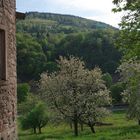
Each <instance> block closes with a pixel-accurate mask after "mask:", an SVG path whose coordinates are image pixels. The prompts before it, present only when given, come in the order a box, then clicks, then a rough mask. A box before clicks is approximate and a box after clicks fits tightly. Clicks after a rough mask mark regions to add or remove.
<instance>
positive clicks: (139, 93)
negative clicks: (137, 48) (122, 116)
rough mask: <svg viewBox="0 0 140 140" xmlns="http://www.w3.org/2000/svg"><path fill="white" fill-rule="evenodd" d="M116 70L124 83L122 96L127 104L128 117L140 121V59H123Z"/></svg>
mask: <svg viewBox="0 0 140 140" xmlns="http://www.w3.org/2000/svg"><path fill="white" fill-rule="evenodd" d="M118 70H119V71H120V74H121V76H122V78H121V80H122V81H123V82H124V83H125V84H126V90H124V92H123V96H124V101H125V102H127V103H128V104H129V108H128V113H127V114H128V117H129V118H130V119H137V120H139V121H140V60H129V61H125V62H123V63H122V64H121V65H120V67H119V68H118Z"/></svg>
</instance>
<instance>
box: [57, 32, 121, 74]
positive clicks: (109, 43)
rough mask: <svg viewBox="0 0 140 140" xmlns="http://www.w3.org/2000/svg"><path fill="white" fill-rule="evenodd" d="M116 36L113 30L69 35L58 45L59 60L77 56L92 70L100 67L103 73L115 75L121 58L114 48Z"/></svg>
mask: <svg viewBox="0 0 140 140" xmlns="http://www.w3.org/2000/svg"><path fill="white" fill-rule="evenodd" d="M116 35H117V34H116V32H114V31H113V30H109V31H107V30H94V31H93V32H87V33H78V34H76V33H75V34H71V35H68V36H66V37H65V38H64V39H62V40H61V41H60V43H59V44H58V45H57V48H56V55H57V58H58V57H59V56H60V55H61V56H66V57H67V56H69V55H73V56H77V57H79V58H82V59H83V60H84V62H85V63H86V67H88V68H90V69H92V68H94V67H95V66H99V67H100V68H101V69H102V70H103V72H108V73H111V74H114V72H115V70H116V68H117V66H118V63H119V60H120V58H121V54H120V52H119V51H117V49H116V48H115V47H114V40H115V37H116Z"/></svg>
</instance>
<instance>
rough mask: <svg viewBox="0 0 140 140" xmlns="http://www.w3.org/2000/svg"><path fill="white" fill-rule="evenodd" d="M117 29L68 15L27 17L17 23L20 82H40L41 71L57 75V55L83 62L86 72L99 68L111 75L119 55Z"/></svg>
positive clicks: (32, 14)
mask: <svg viewBox="0 0 140 140" xmlns="http://www.w3.org/2000/svg"><path fill="white" fill-rule="evenodd" d="M117 32H118V31H117V29H116V28H114V27H112V26H110V25H108V24H105V23H102V22H97V21H93V20H88V19H84V18H80V17H76V16H71V15H60V14H51V13H38V12H30V13H26V19H25V20H22V21H17V62H18V66H17V71H18V79H19V80H20V81H29V80H36V79H39V76H40V74H41V73H42V72H44V71H49V72H53V71H56V70H57V69H58V68H57V64H56V60H57V59H58V58H59V56H60V55H62V56H69V55H74V56H78V57H80V58H81V59H83V60H84V61H85V63H86V66H87V68H89V69H91V68H94V67H95V66H99V67H101V69H102V70H103V72H105V73H106V72H108V73H110V74H112V75H113V74H114V72H115V70H116V68H117V66H118V63H119V60H120V58H121V54H120V52H118V50H117V49H116V48H115V47H114V40H115V38H116V37H117Z"/></svg>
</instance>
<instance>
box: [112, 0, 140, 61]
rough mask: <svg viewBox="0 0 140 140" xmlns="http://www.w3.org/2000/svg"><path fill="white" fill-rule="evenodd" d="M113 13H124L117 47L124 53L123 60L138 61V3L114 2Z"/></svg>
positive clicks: (139, 21)
mask: <svg viewBox="0 0 140 140" xmlns="http://www.w3.org/2000/svg"><path fill="white" fill-rule="evenodd" d="M114 4H116V8H115V9H114V11H115V12H120V11H125V13H126V14H125V15H124V16H123V18H122V21H121V23H120V27H121V29H122V30H121V31H120V38H119V39H118V42H117V45H118V47H119V48H120V50H122V51H123V53H124V58H125V59H130V58H132V57H136V56H137V57H138V59H140V47H139V46H140V30H139V29H140V10H139V9H140V1H139V0H121V1H120V0H114Z"/></svg>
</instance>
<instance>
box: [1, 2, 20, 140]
mask: <svg viewBox="0 0 140 140" xmlns="http://www.w3.org/2000/svg"><path fill="white" fill-rule="evenodd" d="M0 29H2V30H4V31H5V39H6V44H5V47H6V77H5V79H3V80H2V79H0V140H17V133H16V102H17V101H16V47H15V41H16V39H15V0H0ZM0 69H2V68H0Z"/></svg>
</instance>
